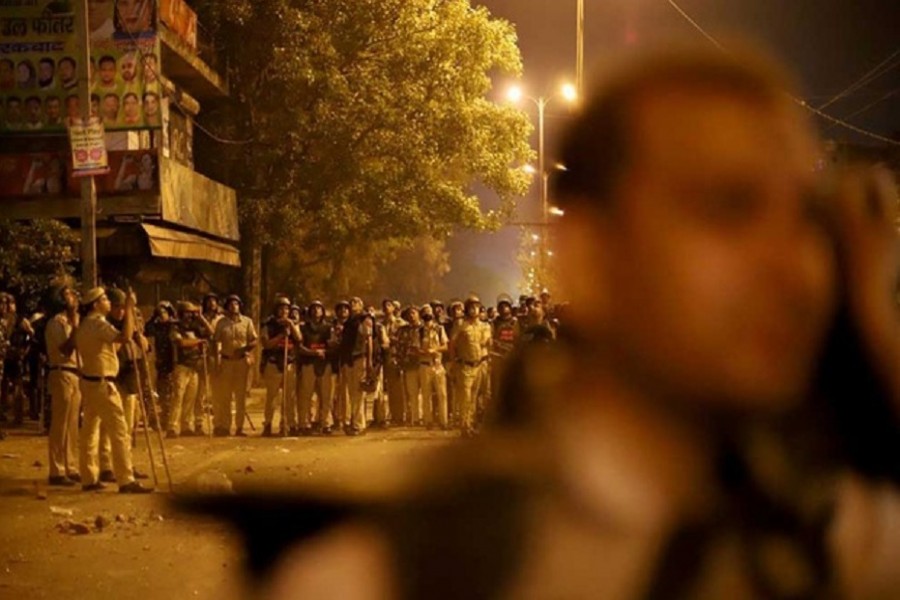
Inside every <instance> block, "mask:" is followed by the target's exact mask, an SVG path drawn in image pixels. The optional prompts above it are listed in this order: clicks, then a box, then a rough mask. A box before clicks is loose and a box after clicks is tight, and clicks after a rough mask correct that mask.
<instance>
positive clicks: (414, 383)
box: [403, 366, 422, 425]
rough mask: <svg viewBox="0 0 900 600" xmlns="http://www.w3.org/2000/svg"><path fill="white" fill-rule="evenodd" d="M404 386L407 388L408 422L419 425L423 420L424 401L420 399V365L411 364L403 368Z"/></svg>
mask: <svg viewBox="0 0 900 600" xmlns="http://www.w3.org/2000/svg"><path fill="white" fill-rule="evenodd" d="M403 386H404V387H405V388H406V424H407V425H417V424H418V423H420V422H421V421H422V403H421V401H420V400H419V394H420V393H421V391H422V380H421V379H420V377H419V368H418V367H414V366H409V367H407V368H406V369H404V370H403Z"/></svg>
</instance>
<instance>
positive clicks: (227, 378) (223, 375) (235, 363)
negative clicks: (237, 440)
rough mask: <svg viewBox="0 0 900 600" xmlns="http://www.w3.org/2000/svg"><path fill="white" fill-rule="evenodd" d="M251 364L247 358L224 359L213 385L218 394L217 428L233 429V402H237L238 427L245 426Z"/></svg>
mask: <svg viewBox="0 0 900 600" xmlns="http://www.w3.org/2000/svg"><path fill="white" fill-rule="evenodd" d="M249 370H250V365H249V364H248V363H247V361H246V360H243V359H242V360H223V361H222V365H221V367H220V368H219V372H218V373H217V375H216V378H215V380H214V383H213V386H214V388H215V394H216V405H215V415H214V416H215V420H214V422H213V425H214V427H215V428H216V429H224V430H226V431H229V432H230V431H231V403H232V401H234V404H235V415H234V416H235V420H236V421H237V424H236V429H238V430H240V429H242V428H243V426H244V418H245V415H246V412H247V373H248V372H249Z"/></svg>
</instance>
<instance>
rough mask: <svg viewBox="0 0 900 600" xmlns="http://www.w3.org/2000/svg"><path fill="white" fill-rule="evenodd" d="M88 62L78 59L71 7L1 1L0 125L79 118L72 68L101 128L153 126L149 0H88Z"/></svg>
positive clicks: (7, 128) (152, 4) (42, 0)
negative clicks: (84, 83) (86, 85)
mask: <svg viewBox="0 0 900 600" xmlns="http://www.w3.org/2000/svg"><path fill="white" fill-rule="evenodd" d="M87 5H88V25H89V27H88V28H89V38H90V45H91V59H90V64H88V65H80V64H78V63H79V61H78V56H77V53H76V40H75V14H74V13H72V12H62V11H67V10H71V3H67V2H60V1H58V0H6V2H4V3H3V5H2V6H0V38H2V39H0V133H20V132H26V133H34V132H60V133H62V132H65V130H66V124H67V119H75V118H80V116H81V106H80V101H79V98H78V74H79V73H80V72H81V69H87V70H88V73H89V75H90V81H91V113H92V114H93V115H96V116H98V117H99V118H100V119H101V120H102V122H103V125H104V127H105V128H106V130H107V131H117V130H129V129H146V128H151V129H155V128H159V127H160V126H161V125H162V119H161V114H160V109H159V108H160V89H161V88H160V84H159V40H158V37H157V32H156V24H157V5H156V1H155V0H88V2H87Z"/></svg>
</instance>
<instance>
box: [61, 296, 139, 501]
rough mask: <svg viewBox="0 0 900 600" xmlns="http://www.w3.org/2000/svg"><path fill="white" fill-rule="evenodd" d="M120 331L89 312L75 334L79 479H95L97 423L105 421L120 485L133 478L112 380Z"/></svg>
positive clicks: (89, 481)
mask: <svg viewBox="0 0 900 600" xmlns="http://www.w3.org/2000/svg"><path fill="white" fill-rule="evenodd" d="M118 337H119V331H118V330H117V329H116V328H115V327H113V326H112V325H111V324H110V323H109V322H108V321H107V320H106V319H105V318H104V317H103V316H102V315H99V314H96V313H94V314H91V315H88V316H87V317H85V318H84V319H82V321H81V325H80V326H79V327H78V331H77V333H76V334H75V343H76V346H77V348H78V354H79V355H80V356H81V360H82V367H81V373H82V378H81V381H80V389H81V397H82V403H83V406H84V421H83V423H82V428H81V439H80V443H81V448H80V450H81V453H80V458H81V460H80V463H81V464H80V467H81V469H80V470H81V483H82V485H91V484H94V483H97V481H98V478H99V475H100V469H99V465H98V462H99V460H98V446H99V440H100V423H101V421H102V422H103V423H105V425H106V427H107V428H108V430H109V433H110V438H111V442H112V462H113V464H112V466H113V471H114V473H115V476H116V481H117V482H118V484H119V486H120V487H121V486H123V485H127V484H129V483H131V482H133V481H134V475H133V469H132V463H131V436H130V435H129V433H128V424H127V423H126V420H125V411H124V408H123V406H122V398H121V396H120V395H119V390H118V388H117V387H116V384H115V378H116V375H117V374H118V372H119V358H118V356H117V355H116V346H115V344H114V342H115V340H116V339H117V338H118Z"/></svg>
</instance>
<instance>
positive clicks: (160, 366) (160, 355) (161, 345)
mask: <svg viewBox="0 0 900 600" xmlns="http://www.w3.org/2000/svg"><path fill="white" fill-rule="evenodd" d="M177 323H178V320H177V317H176V314H175V307H174V306H172V303H171V302H169V301H168V300H163V301H161V302H160V303H159V304H158V305H157V306H156V308H155V309H154V310H153V316H152V317H150V320H149V321H147V326H146V328H145V331H146V333H147V335H148V336H149V337H150V340H151V341H152V344H153V355H154V357H155V358H154V366H155V370H156V393H157V394H159V404H160V413H161V414H159V415H158V416H159V419H160V420H161V421H162V423H155V422H154V423H153V427H160V428H162V427H164V426H165V425H164V424H165V423H167V422H168V419H169V410H170V407H171V406H172V395H173V394H172V389H173V373H174V372H175V344H174V343H173V342H172V331H173V330H174V328H175V327H176V325H177ZM156 416H157V415H156V414H155V413H154V418H156Z"/></svg>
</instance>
